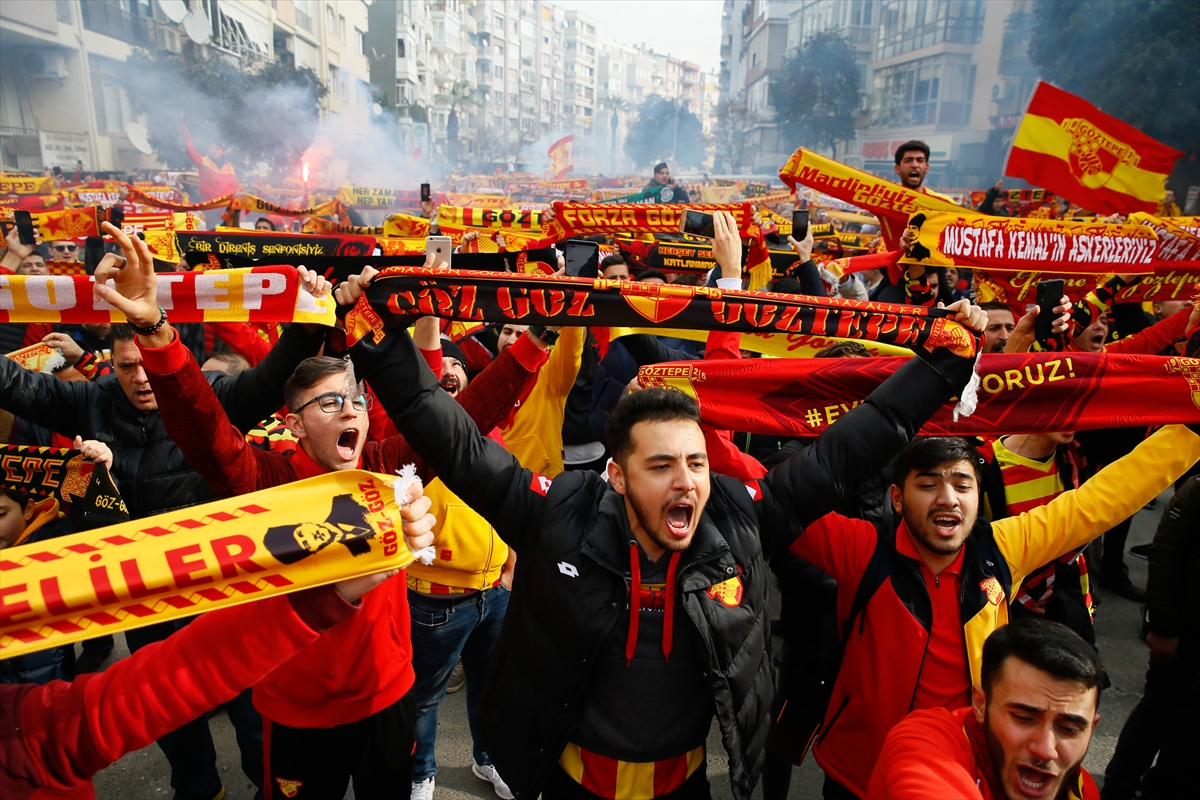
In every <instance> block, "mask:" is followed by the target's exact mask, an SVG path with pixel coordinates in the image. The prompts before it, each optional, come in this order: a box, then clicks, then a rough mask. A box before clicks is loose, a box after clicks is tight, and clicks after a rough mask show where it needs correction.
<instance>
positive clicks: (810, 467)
mask: <svg viewBox="0 0 1200 800" xmlns="http://www.w3.org/2000/svg"><path fill="white" fill-rule="evenodd" d="M934 357H935V358H936V359H938V360H940V361H941V362H942V364H941V366H940V368H939V369H934V368H933V367H931V366H930V365H929V364H928V363H927V362H926V361H925V360H924V359H922V358H910V359H908V361H907V362H906V363H905V364H904V365H903V366H902V367H900V369H898V370H896V372H895V373H894V374H893V375H892V376H891V377H890V378H888V379H887V380H886V381H884V382H883V384H882V385H880V386H879V388H877V389H876V390H875V391H873V392H871V394H869V395H868V396H867V399H866V400H865V401H864V402H863V404H862V405H860V406H858V407H856V408H854V409H852V410H851V411H850V413H849V414H846V415H845V416H843V417H842V418H841V419H839V420H838V421H837V422H836V423H834V424H833V425H832V426H830V427H829V428H828V429H827V430H826V431H825V432H824V433H822V434H821V435H820V436H818V437H817V440H816V441H815V442H814V443H813V444H812V446H810V447H806V448H805V449H803V450H801V451H800V452H799V453H797V454H796V455H794V456H792V457H791V458H789V459H788V460H787V461H784V462H783V463H782V464H779V465H778V466H776V467H773V468H772V469H771V470H770V471H768V472H767V476H766V478H764V479H763V482H764V483H765V484H766V486H767V489H768V492H767V494H766V495H765V496H764V512H765V513H766V514H767V516H768V520H767V522H766V524H764V525H763V535H764V543H765V544H770V545H771V547H772V548H775V547H780V546H786V545H787V544H789V542H788V541H786V540H785V541H770V542H768V540H767V537H768V536H776V535H778V536H784V537H785V538H786V537H787V536H789V535H791V534H789V533H788V531H789V530H799V528H800V527H803V526H807V525H808V524H809V523H811V522H812V521H813V520H815V519H818V518H819V517H823V516H824V515H825V514H828V513H829V512H830V511H833V510H834V509H835V508H837V507H838V506H839V505H841V503H842V502H843V501H844V500H845V499H847V498H849V497H852V496H854V495H855V494H857V493H858V492H859V490H860V489H861V488H862V485H863V484H864V483H865V482H866V481H867V479H868V478H870V477H871V476H872V475H874V474H875V473H877V472H879V470H881V469H883V468H884V467H885V466H887V464H888V463H889V462H890V461H891V460H892V458H893V457H894V456H895V455H896V454H897V453H899V452H900V450H901V449H903V448H904V446H905V445H906V444H908V443H909V441H911V440H912V438H913V437H914V436H916V434H917V431H919V430H920V429H921V426H922V425H924V424H925V422H926V421H928V420H929V418H930V417H932V416H933V415H934V413H935V412H936V411H937V410H938V409H939V408H941V407H942V406H943V405H945V404H946V402H947V401H949V400H950V399H951V398H952V397H955V396H957V395H958V393H959V392H960V391H962V387H964V386H966V384H967V381H969V380H970V377H971V371H972V368H973V366H974V360H973V359H968V358H960V357H958V356H954V355H951V354H950V353H948V352H946V351H943V350H939V351H938V352H937V353H936V354H935V356H934ZM939 373H940V374H939ZM943 375H950V376H954V375H957V376H958V379H957V380H954V379H953V378H951V379H950V380H947V379H946V378H943V377H942V376H943ZM792 526H797V527H795V528H793V527H792Z"/></svg>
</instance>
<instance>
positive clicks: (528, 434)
mask: <svg viewBox="0 0 1200 800" xmlns="http://www.w3.org/2000/svg"><path fill="white" fill-rule="evenodd" d="M586 335H587V328H581V327H570V328H563V329H562V331H561V332H560V335H559V339H558V342H557V343H556V344H555V345H554V350H553V351H551V353H550V358H549V359H547V361H546V363H545V364H544V365H543V366H542V370H541V372H539V373H538V376H537V383H535V384H534V386H533V389H532V391H530V393H529V397H527V398H525V402H523V403H521V407H520V408H518V409H517V413H516V414H514V415H513V420H512V424H510V425H509V426H508V427H507V428H504V429H502V430H501V433H502V434H503V435H504V444H505V446H506V447H507V448H508V452H510V453H512V454H513V456H514V457H515V458H516V459H517V461H519V462H521V466H522V467H524V468H525V469H528V470H532V471H534V472H536V473H538V474H540V475H545V476H546V477H547V478H554V477H555V476H556V475H558V474H559V473H560V472H562V471H563V441H562V427H563V415H564V410H565V409H566V406H567V395H568V394H569V393H570V392H571V387H572V386H574V385H575V378H576V376H578V375H579V365H580V363H581V361H582V360H583V341H584V338H585V336H586Z"/></svg>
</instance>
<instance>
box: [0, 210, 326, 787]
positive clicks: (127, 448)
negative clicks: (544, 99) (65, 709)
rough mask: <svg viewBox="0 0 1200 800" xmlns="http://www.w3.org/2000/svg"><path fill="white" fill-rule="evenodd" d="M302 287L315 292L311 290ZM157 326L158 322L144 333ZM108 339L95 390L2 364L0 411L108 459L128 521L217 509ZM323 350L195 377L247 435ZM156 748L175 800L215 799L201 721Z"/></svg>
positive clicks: (288, 351) (142, 377) (164, 632)
mask: <svg viewBox="0 0 1200 800" xmlns="http://www.w3.org/2000/svg"><path fill="white" fill-rule="evenodd" d="M104 230H105V233H107V234H108V235H109V236H113V237H115V238H116V239H117V240H118V241H120V242H122V244H123V245H124V246H125V247H126V248H132V245H131V244H130V241H129V238H128V237H126V236H125V235H124V234H123V233H122V232H121V230H120V229H119V228H116V227H113V226H112V225H110V224H108V223H105V224H104ZM137 241H138V242H140V243H141V244H140V250H141V252H142V253H144V254H145V264H146V267H147V269H149V270H150V275H151V276H153V268H152V266H151V264H152V260H151V257H150V253H149V250H147V249H145V243H144V242H141V240H140V239H139V240H137ZM131 252H132V251H131V250H127V253H131ZM118 261H119V260H118V259H117V258H116V257H115V256H106V257H105V258H104V260H102V261H101V262H100V266H99V270H103V271H106V272H111V271H113V270H114V267H113V266H112V265H115V264H116V263H118ZM134 263H136V262H134ZM313 278H314V279H315V276H313ZM309 285H310V286H311V287H313V290H314V291H318V292H319V286H320V284H319V283H310V284H309ZM102 291H103V290H102ZM157 322H158V319H157V317H156V319H155V320H154V321H153V322H152V323H150V324H151V326H153V325H155V324H157ZM111 335H112V337H113V344H112V349H113V366H114V374H112V375H107V376H103V377H99V378H97V379H96V380H94V381H76V382H64V381H60V380H59V379H58V378H57V377H55V376H53V375H47V374H43V373H39V372H32V371H29V370H26V369H23V368H22V367H21V366H20V365H18V364H17V363H16V362H15V361H12V360H10V359H7V358H0V408H3V409H4V410H5V411H8V412H10V413H12V414H14V415H15V416H18V417H20V418H22V419H24V420H28V421H29V422H31V423H33V424H35V425H41V426H42V427H45V428H48V429H50V430H51V431H54V432H55V433H59V434H61V435H63V436H68V437H71V438H74V437H75V436H77V435H78V436H82V437H83V438H85V439H97V440H100V441H102V442H104V443H105V444H107V445H108V446H109V447H110V448H111V449H112V451H113V464H112V468H111V470H112V474H113V477H114V478H116V479H117V481H118V482H119V484H120V487H121V494H122V496H123V498H124V500H125V502H126V505H127V506H128V507H129V513H130V516H131V517H132V518H133V519H140V518H143V517H148V516H152V515H154V514H159V513H162V512H164V511H169V510H173V509H177V508H185V507H187V506H192V505H197V504H199V503H206V502H209V501H210V500H215V499H216V498H217V496H218V495H217V493H216V492H215V491H214V489H213V488H212V487H211V486H210V485H209V483H208V482H206V480H205V478H204V477H202V476H201V474H200V473H199V472H198V471H197V470H196V469H195V467H194V465H192V464H189V459H188V458H186V457H185V454H184V451H183V450H182V449H181V448H180V446H179V444H178V440H177V439H175V438H174V435H173V434H174V433H176V431H172V430H168V429H167V428H166V427H165V426H164V420H163V417H162V415H161V414H160V409H159V398H158V397H157V396H156V395H155V393H154V390H153V388H152V387H151V385H150V383H149V381H148V380H147V378H146V369H145V364H144V362H143V358H142V354H141V352H140V351H139V350H138V348H137V346H136V344H135V342H134V336H135V334H134V331H133V330H132V329H131V328H130V327H129V326H127V325H114V326H112V330H111ZM323 341H324V332H323V331H322V330H320V329H317V328H315V326H314V327H313V328H307V329H306V328H305V327H303V326H290V327H289V329H288V330H286V331H285V332H284V334H283V336H281V337H280V340H279V342H278V343H277V344H276V346H275V348H274V349H272V351H271V352H270V353H269V354H268V355H267V356H266V357H265V358H264V359H263V361H262V362H261V364H260V365H259V366H258V367H256V368H254V369H252V370H246V371H245V372H243V373H241V374H240V375H238V376H236V377H230V376H227V375H225V374H223V373H219V372H208V373H202V372H199V366H198V365H196V367H195V368H196V370H197V373H198V374H199V375H200V382H201V383H202V384H203V386H204V391H205V392H206V393H207V394H208V396H209V397H211V398H213V401H214V404H216V405H217V407H218V408H220V407H222V406H223V407H224V408H225V409H228V419H230V420H231V423H232V425H235V426H237V428H238V429H240V430H243V431H249V430H250V429H251V428H253V427H255V426H256V425H257V424H258V422H259V421H260V420H262V419H263V418H264V417H267V416H269V415H270V414H271V413H272V412H273V411H274V410H275V409H277V408H279V406H280V405H281V404H282V402H283V397H284V385H285V382H286V381H287V379H288V377H289V376H290V375H291V374H292V372H293V370H294V369H295V367H296V365H297V364H299V363H300V362H301V361H303V360H304V359H305V358H307V357H308V356H311V355H313V354H315V353H316V352H317V351H318V350H319V348H320V346H321V343H322V342H323ZM183 356H184V357H185V358H186V359H187V360H189V361H192V362H193V363H194V362H195V359H194V358H193V357H192V354H191V352H190V351H186V350H185V351H184V353H183ZM224 413H225V411H222V414H224ZM305 413H306V414H307V413H308V412H305ZM222 418H223V419H225V418H226V417H224V416H223V417H222ZM179 627H181V624H176V623H175V622H167V623H159V624H155V625H149V626H146V627H143V628H137V629H135V630H131V631H128V632H126V634H125V638H126V641H127V642H128V644H129V649H130V651H131V652H136V651H137V650H139V649H141V648H142V647H144V646H146V645H148V644H150V643H151V642H155V641H159V640H162V639H166V638H167V637H168V636H170V635H171V634H173V633H174V632H175V631H176V630H177V628H179ZM228 709H229V711H230V714H229V716H230V720H231V722H232V723H233V724H234V727H235V729H236V730H237V734H238V745H239V747H240V749H241V751H242V764H243V769H244V770H245V771H246V776H247V777H248V778H249V779H250V780H251V781H252V782H254V783H255V784H256V785H260V786H261V784H262V771H261V764H262V721H261V718H260V717H259V715H258V713H257V712H256V711H255V710H254V707H253V705H252V703H251V702H250V697H249V693H248V692H247V693H245V695H244V696H239V697H238V698H236V699H235V700H234V701H233V702H232V703H230V704H229V706H228ZM158 743H159V746H160V747H161V748H162V750H163V753H164V754H165V755H166V757H167V760H168V761H169V762H170V764H171V785H172V787H173V788H174V790H175V797H176V799H177V800H200V799H201V798H205V799H206V798H213V797H216V796H218V795H219V794H220V793H221V792H222V791H223V789H222V782H221V776H220V773H219V772H218V770H217V764H216V750H215V749H214V746H213V743H212V738H211V735H210V733H209V729H208V719H207V717H205V716H201V717H199V718H198V719H195V720H193V721H192V722H189V723H188V724H187V725H184V726H183V727H181V728H179V729H178V730H175V731H172V732H171V733H169V734H167V735H166V736H164V737H162V738H161V739H159V742H158Z"/></svg>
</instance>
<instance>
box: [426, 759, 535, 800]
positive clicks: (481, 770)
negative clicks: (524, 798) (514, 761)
mask: <svg viewBox="0 0 1200 800" xmlns="http://www.w3.org/2000/svg"><path fill="white" fill-rule="evenodd" d="M471 774H472V775H474V776H475V777H476V778H479V780H481V781H487V782H488V783H490V784H491V785H492V788H493V789H495V790H496V797H499V798H500V800H513V793H512V791H511V790H510V789H509V788H508V784H507V783H505V782H504V778H501V777H500V773H499V772H496V768H495V767H493V766H492V765H491V764H483V765H480V764H476V763H474V762H472V763H471ZM416 796H417V794H416V790H415V788H414V791H413V798H414V800H416Z"/></svg>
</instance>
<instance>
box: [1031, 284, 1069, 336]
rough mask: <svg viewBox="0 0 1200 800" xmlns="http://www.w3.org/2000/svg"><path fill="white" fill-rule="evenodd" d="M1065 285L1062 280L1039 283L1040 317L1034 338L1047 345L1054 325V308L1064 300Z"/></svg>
mask: <svg viewBox="0 0 1200 800" xmlns="http://www.w3.org/2000/svg"><path fill="white" fill-rule="evenodd" d="M1064 291H1065V283H1064V282H1063V280H1062V279H1061V278H1058V279H1056V280H1052V281H1038V285H1037V306H1038V315H1037V321H1036V325H1035V327H1034V336H1035V337H1036V338H1037V340H1038V341H1039V342H1041V343H1042V344H1045V343H1046V342H1048V341H1049V340H1050V336H1051V334H1052V331H1051V328H1052V327H1053V325H1054V319H1055V317H1054V307H1055V306H1057V305H1058V304H1059V301H1060V300H1062V297H1063V292H1064Z"/></svg>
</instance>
